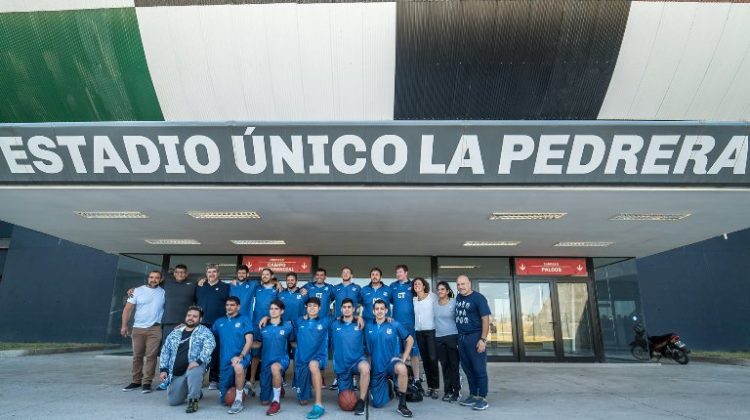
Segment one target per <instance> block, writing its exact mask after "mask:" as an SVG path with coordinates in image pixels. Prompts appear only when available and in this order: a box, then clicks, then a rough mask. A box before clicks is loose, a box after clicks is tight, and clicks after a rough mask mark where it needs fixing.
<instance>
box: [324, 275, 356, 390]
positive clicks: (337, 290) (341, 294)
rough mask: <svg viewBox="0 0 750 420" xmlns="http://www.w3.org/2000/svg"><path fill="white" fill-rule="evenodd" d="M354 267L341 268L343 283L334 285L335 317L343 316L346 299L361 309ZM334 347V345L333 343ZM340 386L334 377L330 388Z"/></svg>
mask: <svg viewBox="0 0 750 420" xmlns="http://www.w3.org/2000/svg"><path fill="white" fill-rule="evenodd" d="M352 274H353V273H352V269H351V268H349V267H342V268H341V283H339V284H337V285H335V286H333V299H334V303H333V316H334V318H339V317H341V305H342V302H343V301H344V299H349V300H351V301H352V305H354V311H355V312H356V311H357V310H358V309H359V305H360V304H361V300H362V296H361V293H362V288H361V287H359V285H357V284H354V282H353V281H352ZM332 347H333V345H332ZM337 387H338V379H337V378H334V379H333V383H332V384H331V387H330V388H328V389H330V390H334V389H336V388H337Z"/></svg>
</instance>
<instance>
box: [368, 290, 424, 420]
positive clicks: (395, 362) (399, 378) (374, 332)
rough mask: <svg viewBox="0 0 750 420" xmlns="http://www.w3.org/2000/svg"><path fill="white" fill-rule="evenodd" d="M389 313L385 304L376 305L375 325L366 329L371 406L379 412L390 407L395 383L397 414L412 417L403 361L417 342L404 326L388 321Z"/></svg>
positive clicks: (381, 302) (380, 301) (376, 302)
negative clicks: (370, 364)
mask: <svg viewBox="0 0 750 420" xmlns="http://www.w3.org/2000/svg"><path fill="white" fill-rule="evenodd" d="M387 310H388V309H387V306H386V303H385V301H383V300H381V299H378V300H376V301H375V307H374V309H373V312H374V313H375V322H372V323H370V324H368V325H367V334H366V337H365V342H366V343H367V351H368V353H370V358H371V363H372V378H371V379H370V387H371V389H372V393H371V395H372V406H373V407H375V408H380V407H383V406H385V405H386V404H388V402H389V401H390V400H391V398H392V397H391V392H392V385H391V381H395V382H396V383H397V384H398V391H397V392H396V394H397V395H398V408H397V411H398V412H399V414H401V415H402V416H404V417H412V412H411V410H409V408H408V407H407V406H406V387H407V384H408V376H407V375H408V372H407V370H406V364H405V363H404V361H405V360H406V358H407V357H408V356H409V355H410V354H411V348H412V346H413V345H414V338H413V337H412V336H411V335H410V334H409V331H408V330H407V329H406V328H405V327H404V326H403V325H401V324H399V323H398V322H396V321H390V322H389V321H388V320H387V319H386V317H385V315H386V312H387Z"/></svg>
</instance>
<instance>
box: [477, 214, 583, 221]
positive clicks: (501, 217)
mask: <svg viewBox="0 0 750 420" xmlns="http://www.w3.org/2000/svg"><path fill="white" fill-rule="evenodd" d="M566 214H568V213H497V212H496V213H492V214H491V215H490V220H557V219H561V218H562V217H563V216H565V215H566Z"/></svg>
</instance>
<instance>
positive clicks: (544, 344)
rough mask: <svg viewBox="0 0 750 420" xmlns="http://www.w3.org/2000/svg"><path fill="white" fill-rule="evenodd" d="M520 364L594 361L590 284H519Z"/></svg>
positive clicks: (540, 282)
mask: <svg viewBox="0 0 750 420" xmlns="http://www.w3.org/2000/svg"><path fill="white" fill-rule="evenodd" d="M516 290H517V292H516V295H517V301H516V306H517V314H518V315H517V318H518V322H519V325H518V335H519V349H518V354H519V358H520V360H579V361H583V360H587V361H588V360H594V358H595V352H594V337H593V329H594V328H593V324H592V315H591V299H590V294H589V283H588V282H586V281H559V280H542V279H539V280H529V281H525V280H524V281H518V282H517V283H516Z"/></svg>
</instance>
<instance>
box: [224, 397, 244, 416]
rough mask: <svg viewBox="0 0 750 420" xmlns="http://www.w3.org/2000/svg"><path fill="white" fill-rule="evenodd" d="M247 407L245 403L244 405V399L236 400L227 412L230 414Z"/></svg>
mask: <svg viewBox="0 0 750 420" xmlns="http://www.w3.org/2000/svg"><path fill="white" fill-rule="evenodd" d="M244 408H245V406H244V405H242V400H234V402H233V403H232V407H230V408H229V411H227V413H229V414H237V413H239V412H240V411H242V410H243V409H244Z"/></svg>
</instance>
